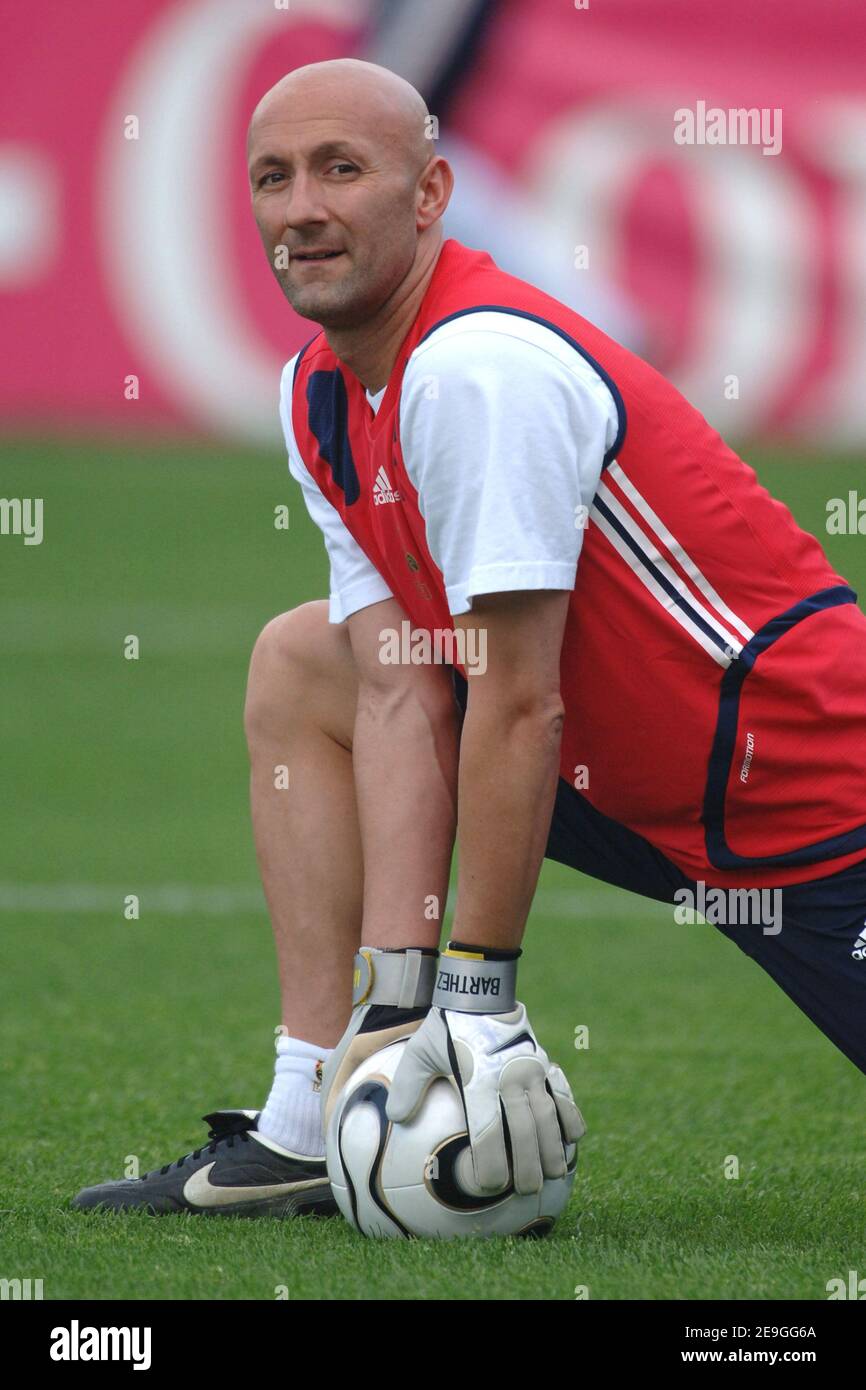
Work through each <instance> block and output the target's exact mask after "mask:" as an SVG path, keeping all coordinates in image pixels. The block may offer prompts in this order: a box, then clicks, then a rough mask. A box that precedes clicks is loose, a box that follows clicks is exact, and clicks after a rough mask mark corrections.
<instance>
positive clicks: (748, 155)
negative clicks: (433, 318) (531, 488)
mask: <svg viewBox="0 0 866 1390" xmlns="http://www.w3.org/2000/svg"><path fill="white" fill-rule="evenodd" d="M394 8H395V7H394V6H391V7H390V11H391V14H392V16H393V13H394ZM450 8H451V9H454V8H455V6H453V5H452V6H450ZM465 8H466V13H467V15H469V18H470V19H471V21H472V22H471V26H470V30H469V31H467V33H466V35H465V36H464V37H463V38H462V39H461V41H460V42H461V43H463V44H464V45H465V50H466V51H465V52H464V53H463V54H462V56H463V59H464V60H465V61H462V62H461V51H460V50H459V46H458V51H457V52H456V53H452V54H451V58H450V61H449V77H448V83H447V100H445V98H444V96H443V101H444V102H445V104H444V109H443V110H442V113H441V123H440V136H441V139H442V152H443V153H444V154H446V155H447V156H451V154H452V152H453V158H454V163H455V168H456V170H457V172H458V190H459V193H458V196H456V197H455V203H454V208H453V216H452V214H451V210H449V217H448V218H446V231H447V232H448V233H449V234H450V235H457V236H458V237H459V239H461V240H465V241H468V242H469V243H470V244H473V245H479V246H485V247H486V248H487V249H489V250H490V251H491V253H492V254H493V255H494V257H495V258H496V259H497V260H498V261H499V262H500V264H502V265H504V266H505V267H506V268H507V269H509V270H512V271H513V272H514V273H515V274H518V275H522V276H523V277H524V278H526V279H530V280H535V281H536V282H538V283H542V281H544V287H545V288H553V289H554V292H558V293H559V294H560V297H563V298H567V299H569V300H570V302H572V303H573V304H574V305H575V307H577V308H582V310H583V312H586V313H587V315H588V316H589V317H594V318H597V320H598V321H599V322H601V324H602V326H603V327H608V328H609V329H610V331H613V332H617V330H618V328H619V327H620V326H621V325H624V324H626V323H629V324H630V325H631V330H630V331H631V333H632V337H633V340H634V341H635V342H636V343H637V345H638V346H639V350H640V351H641V352H642V353H643V355H645V356H647V357H649V358H650V360H652V361H653V362H654V363H655V364H656V365H657V366H658V367H659V368H660V369H661V370H663V371H664V372H665V373H666V374H668V375H669V376H671V377H672V379H673V380H674V381H675V382H676V383H677V385H679V386H680V388H681V389H682V390H683V391H684V392H685V393H686V395H688V396H689V398H690V399H691V400H693V401H694V402H695V403H696V404H697V405H698V406H699V407H700V408H701V409H702V410H703V411H704V413H705V414H706V415H707V416H708V418H709V419H710V420H712V422H713V423H714V424H716V425H717V426H718V428H720V429H721V430H722V431H723V432H724V433H726V434H728V435H732V434H739V435H741V436H742V435H744V434H748V435H752V436H754V435H763V436H787V437H793V436H796V437H799V438H803V439H804V440H810V441H822V442H825V443H826V444H828V445H834V446H836V445H845V444H854V445H862V443H863V442H864V440H866V389H864V387H866V252H864V247H866V11H864V7H863V5H862V3H861V0H835V2H834V3H832V4H826V5H815V4H813V3H811V0H762V3H761V4H759V5H755V4H754V0H727V3H725V4H724V5H723V6H720V5H719V4H718V3H716V0H712V3H710V2H709V0H706V3H705V2H704V0H671V2H670V3H660V0H587V3H585V4H581V3H575V0H499V3H488V4H477V3H476V4H474V5H471V4H467V6H466V7H465ZM432 9H433V7H432V6H431V9H430V11H429V12H428V13H432ZM470 11H471V14H470ZM423 12H424V10H423V7H420V8H419V7H418V6H416V5H413V4H411V3H407V4H406V6H405V7H404V11H403V27H404V29H405V28H406V25H407V23H409V28H408V31H407V32H408V40H406V39H405V36H404V39H403V49H402V52H403V53H404V55H405V61H403V62H401V63H400V65H399V66H400V70H401V71H404V72H405V75H406V76H407V77H409V78H410V80H413V81H416V82H417V83H418V85H420V86H421V87H422V88H423V89H424V90H425V94H427V95H429V94H430V93H431V92H437V91H438V92H439V93H440V94H441V93H444V92H445V90H446V89H445V87H443V86H442V84H441V77H442V74H441V72H440V73H438V74H437V73H436V72H430V71H429V70H428V69H427V68H426V67H425V59H426V57H427V54H428V50H429V49H430V48H431V47H433V46H435V45H432V41H431V42H430V43H428V35H427V32H426V31H425V26H424V21H423ZM381 14H382V7H381V6H379V5H375V4H373V3H372V0H283V3H281V0H126V3H124V4H122V5H119V4H118V3H117V0H87V3H86V4H82V5H68V6H67V5H51V6H34V5H28V4H25V3H23V0H19V3H13V2H12V0H3V3H2V5H0V22H2V29H3V33H4V40H5V41H4V58H3V81H2V83H0V309H2V323H3V330H2V331H3V365H4V370H3V373H2V379H0V417H2V419H3V421H4V423H5V425H6V427H7V429H8V428H16V427H24V426H26V427H32V426H34V425H35V426H39V427H43V428H45V429H54V428H70V427H73V426H74V427H80V428H90V427H92V426H94V425H96V426H102V425H105V426H110V427H114V428H120V429H122V430H124V431H129V432H134V431H138V430H140V431H142V432H147V431H160V432H165V431H171V432H181V433H183V432H191V433H205V434H208V435H212V436H216V437H227V438H232V439H239V440H250V441H256V440H258V441H262V442H272V441H274V440H276V439H278V437H279V435H278V423H277V413H276V393H277V385H278V377H279V371H280V368H281V366H282V364H283V363H284V362H285V361H286V359H287V358H288V357H289V356H291V355H292V353H293V352H294V351H295V350H296V349H297V347H298V346H299V345H300V344H301V343H302V342H305V341H306V340H307V338H309V337H310V336H311V333H312V332H313V331H314V328H313V326H312V325H311V324H310V323H309V322H308V321H306V320H302V319H300V318H298V317H297V316H296V315H295V314H294V313H293V312H292V310H291V309H290V308H289V306H288V305H287V303H286V301H285V300H284V299H283V297H282V295H281V294H280V292H279V290H278V288H277V286H276V283H275V281H274V280H273V277H272V275H271V272H270V270H269V268H268V266H267V263H266V260H265V256H264V253H263V251H262V248H261V244H260V242H259V240H258V235H257V233H256V230H255V226H254V223H253V221H252V216H251V213H250V206H249V190H248V186H247V182H246V170H245V161H244V140H245V134H246V126H247V122H248V120H249V116H250V113H251V111H252V108H253V107H254V105H255V103H256V101H257V100H258V98H259V97H260V96H261V95H262V93H263V92H264V91H265V90H266V89H267V88H268V87H269V86H270V85H271V84H272V83H273V82H275V81H276V80H277V79H278V78H279V77H280V76H281V75H282V74H283V73H284V72H287V71H289V70H290V69H292V68H295V67H298V66H300V65H302V64H304V63H308V62H314V61H317V60H320V59H323V58H329V57H341V56H350V55H358V56H363V57H373V58H375V57H377V56H380V55H381V52H382V49H381V47H379V46H377V40H378V38H379V29H378V27H377V26H379V25H380V23H381ZM415 15H420V16H421V18H420V19H419V20H417V22H416V28H415V29H414V30H413V29H412V28H411V23H410V22H411V21H414V16H415ZM413 43H414V47H413ZM384 51H385V53H386V54H387V53H388V52H389V51H400V50H399V46H398V48H397V49H393V48H392V49H391V50H389V49H388V48H387V47H386V48H385V50H384ZM395 65H396V63H395ZM437 82H438V83H439V85H438V86H437ZM434 114H435V108H434ZM461 183H462V187H461V186H460V185H461ZM488 189H493V190H494V193H493V194H491V195H490V197H488V196H487V191H488ZM480 190H484V195H485V196H484V198H482V197H481V196H480ZM473 195H474V202H473ZM491 199H492V201H491ZM482 203H483V215H482V212H481V211H479V205H481V204H482ZM449 219H450V220H449ZM518 227H519V228H520V236H515V229H516V228H518ZM527 228H528V229H530V230H529V231H528V232H527V231H526V230H525V229H527ZM533 228H534V229H536V233H533V231H532V229H533ZM509 234H510V238H511V239H510V240H509ZM536 238H537V239H536ZM542 262H543V267H542ZM542 269H543V270H544V274H542ZM536 271H537V272H538V273H537V275H536ZM596 311H597V312H596ZM624 331H625V330H624ZM132 379H135V380H134V382H133V381H132ZM131 383H132V384H131Z"/></svg>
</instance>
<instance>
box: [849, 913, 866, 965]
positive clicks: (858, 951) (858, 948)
mask: <svg viewBox="0 0 866 1390" xmlns="http://www.w3.org/2000/svg"><path fill="white" fill-rule="evenodd" d="M863 925H864V926H866V922H864V924H863ZM851 955H852V956H853V957H854V959H855V960H866V932H863V931H861V933H860V935H859V936H858V937H857V940H856V941H855V942H854V950H853V951H852V952H851Z"/></svg>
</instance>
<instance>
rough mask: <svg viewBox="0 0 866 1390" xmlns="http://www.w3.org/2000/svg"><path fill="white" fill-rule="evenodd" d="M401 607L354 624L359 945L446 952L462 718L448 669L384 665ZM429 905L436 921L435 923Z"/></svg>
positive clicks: (389, 606)
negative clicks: (443, 933)
mask: <svg viewBox="0 0 866 1390" xmlns="http://www.w3.org/2000/svg"><path fill="white" fill-rule="evenodd" d="M405 619H406V614H405V613H404V612H403V609H402V608H401V607H400V605H399V603H398V602H397V601H396V599H393V598H390V599H384V600H383V601H382V602H381V603H375V604H371V605H370V606H369V607H368V608H363V609H361V610H360V611H359V612H358V613H354V614H352V615H351V616H350V617H349V618H348V619H347V626H348V631H349V638H350V641H351V644H352V653H353V656H354V659H355V665H356V668H357V672H358V703H357V712H356V716H355V730H354V741H353V759H354V772H355V788H356V794H357V799H358V818H359V822H360V827H361V841H362V845H363V854H364V910H363V936H362V943H361V944H362V945H367V946H377V947H386V946H391V947H405V946H432V947H436V946H438V945H439V934H440V930H441V925H442V923H441V918H442V914H443V913H444V910H445V901H446V898H447V894H448V877H449V872H450V867H451V855H452V851H453V847H454V834H455V827H456V820H457V760H458V742H459V735H458V726H459V719H458V710H457V706H456V702H455V700H454V692H453V686H452V682H451V673H450V671H449V670H448V669H447V668H445V667H443V666H430V665H427V666H413V665H387V664H383V663H382V662H381V661H380V659H379V657H380V652H381V650H382V641H381V638H382V633H383V632H384V631H385V629H389V628H390V629H393V630H395V631H397V632H399V631H400V624H401V623H402V622H404V621H405ZM431 899H435V900H436V904H437V907H436V909H435V910H436V911H437V915H436V916H435V917H434V916H432V915H431V906H430V903H431Z"/></svg>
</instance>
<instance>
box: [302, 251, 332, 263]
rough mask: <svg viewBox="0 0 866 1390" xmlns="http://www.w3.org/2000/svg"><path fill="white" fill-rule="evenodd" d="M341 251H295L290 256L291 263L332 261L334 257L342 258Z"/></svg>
mask: <svg viewBox="0 0 866 1390" xmlns="http://www.w3.org/2000/svg"><path fill="white" fill-rule="evenodd" d="M342 254H343V253H342V251H295V252H293V254H292V260H293V261H332V260H334V258H335V257H336V256H342Z"/></svg>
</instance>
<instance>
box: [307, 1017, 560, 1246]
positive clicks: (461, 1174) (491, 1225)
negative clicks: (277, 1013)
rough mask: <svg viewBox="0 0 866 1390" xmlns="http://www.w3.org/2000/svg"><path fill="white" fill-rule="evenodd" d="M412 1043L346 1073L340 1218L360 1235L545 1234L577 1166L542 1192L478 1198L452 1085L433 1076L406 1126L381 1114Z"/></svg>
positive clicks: (336, 1169) (338, 1131)
mask: <svg viewBox="0 0 866 1390" xmlns="http://www.w3.org/2000/svg"><path fill="white" fill-rule="evenodd" d="M408 1041H409V1040H408V1038H398V1039H397V1041H396V1042H393V1043H390V1044H389V1045H388V1046H387V1047H383V1048H382V1049H381V1051H379V1052H374V1053H373V1054H372V1056H370V1057H368V1058H367V1059H366V1060H365V1061H364V1062H362V1064H361V1065H360V1066H359V1067H358V1068H357V1070H356V1071H354V1072H353V1073H352V1075H351V1076H350V1077H349V1080H348V1081H347V1082H346V1085H345V1086H344V1087H343V1089H342V1091H341V1092H340V1095H339V1096H338V1098H337V1103H336V1105H335V1106H334V1109H333V1111H332V1113H331V1118H330V1121H329V1123H328V1133H327V1136H326V1142H327V1160H328V1177H329V1179H330V1182H331V1189H332V1191H333V1194H334V1197H335V1198H336V1200H337V1203H338V1205H339V1208H340V1210H341V1212H342V1213H343V1215H344V1216H345V1218H346V1220H347V1221H349V1222H350V1223H351V1225H353V1226H354V1227H355V1229H356V1230H357V1231H360V1232H361V1233H362V1235H365V1236H392V1237H404V1238H409V1237H412V1236H426V1237H437V1238H439V1239H448V1238H451V1237H454V1236H497V1235H521V1236H534V1237H539V1236H545V1235H547V1234H548V1232H549V1231H550V1230H551V1229H552V1227H553V1224H554V1222H555V1221H556V1218H557V1217H558V1216H559V1214H560V1213H561V1212H562V1211H563V1210H564V1209H565V1207H566V1205H567V1203H568V1199H569V1196H570V1195H571V1189H572V1186H573V1184H574V1174H575V1170H576V1168H577V1145H576V1144H568V1145H567V1146H566V1151H565V1153H566V1162H567V1165H568V1167H567V1171H566V1174H565V1176H564V1177H562V1178H548V1179H545V1181H544V1183H543V1185H542V1187H541V1190H540V1191H539V1192H533V1193H529V1194H528V1195H526V1196H519V1195H518V1194H517V1193H516V1192H515V1191H514V1188H513V1187H512V1186H511V1185H509V1186H508V1187H507V1188H506V1190H505V1191H504V1192H499V1193H494V1194H492V1195H491V1194H490V1193H481V1192H479V1191H478V1188H477V1187H476V1185H475V1182H474V1179H473V1172H472V1157H471V1154H470V1151H469V1136H468V1134H467V1132H466V1121H465V1118H464V1114H463V1106H462V1103H461V1101H460V1097H459V1094H458V1092H457V1087H456V1084H455V1083H454V1082H453V1081H450V1080H447V1079H446V1078H444V1077H438V1078H437V1079H436V1080H435V1081H433V1082H432V1083H431V1085H430V1088H429V1089H428V1091H427V1094H426V1096H425V1097H424V1100H423V1101H422V1103H421V1105H420V1107H419V1109H418V1110H417V1112H416V1113H415V1115H414V1116H413V1117H412V1119H411V1120H409V1121H407V1122H406V1123H402V1124H398V1125H392V1124H391V1122H390V1120H389V1119H388V1117H387V1115H386V1114H385V1106H386V1104H387V1101H388V1091H389V1089H390V1086H391V1082H392V1080H393V1078H394V1073H395V1072H396V1070H397V1066H398V1064H399V1062H400V1058H401V1057H402V1055H403V1049H404V1048H405V1046H406V1044H407V1042H408Z"/></svg>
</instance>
